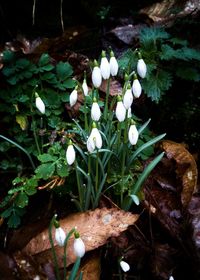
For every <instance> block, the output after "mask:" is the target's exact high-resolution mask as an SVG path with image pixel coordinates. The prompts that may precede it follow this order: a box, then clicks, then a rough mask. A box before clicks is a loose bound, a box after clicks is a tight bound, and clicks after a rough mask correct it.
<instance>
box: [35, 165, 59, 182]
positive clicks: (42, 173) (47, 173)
mask: <svg viewBox="0 0 200 280" xmlns="http://www.w3.org/2000/svg"><path fill="white" fill-rule="evenodd" d="M54 172H55V165H54V164H53V163H44V164H41V165H39V166H38V167H37V169H36V170H35V173H36V177H37V178H39V179H44V180H47V179H48V178H50V177H51V176H52V175H53V174H54Z"/></svg>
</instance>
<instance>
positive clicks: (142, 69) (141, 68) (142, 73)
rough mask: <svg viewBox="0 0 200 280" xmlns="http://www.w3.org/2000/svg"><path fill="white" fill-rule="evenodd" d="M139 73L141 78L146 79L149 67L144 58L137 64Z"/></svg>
mask: <svg viewBox="0 0 200 280" xmlns="http://www.w3.org/2000/svg"><path fill="white" fill-rule="evenodd" d="M137 73H138V75H139V76H140V77H141V78H145V77H146V73H147V66H146V63H145V62H144V60H143V59H142V58H140V59H139V60H138V63H137Z"/></svg>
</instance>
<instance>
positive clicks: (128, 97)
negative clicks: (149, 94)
mask: <svg viewBox="0 0 200 280" xmlns="http://www.w3.org/2000/svg"><path fill="white" fill-rule="evenodd" d="M132 103H133V94H132V91H131V88H127V90H126V92H125V94H124V97H123V104H124V107H125V108H126V110H128V109H129V108H130V107H131V105H132Z"/></svg>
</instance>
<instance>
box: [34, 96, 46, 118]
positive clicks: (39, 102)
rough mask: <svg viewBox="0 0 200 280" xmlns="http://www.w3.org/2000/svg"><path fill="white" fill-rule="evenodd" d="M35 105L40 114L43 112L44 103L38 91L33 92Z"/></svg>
mask: <svg viewBox="0 0 200 280" xmlns="http://www.w3.org/2000/svg"><path fill="white" fill-rule="evenodd" d="M35 97H36V98H35V106H36V107H37V109H38V110H39V111H40V113H41V114H45V105H44V102H43V101H42V99H41V98H40V97H39V95H38V93H37V92H35Z"/></svg>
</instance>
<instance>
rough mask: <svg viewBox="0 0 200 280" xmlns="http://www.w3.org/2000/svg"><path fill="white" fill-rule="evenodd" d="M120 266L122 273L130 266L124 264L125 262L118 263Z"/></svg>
mask: <svg viewBox="0 0 200 280" xmlns="http://www.w3.org/2000/svg"><path fill="white" fill-rule="evenodd" d="M119 264H120V266H121V269H122V270H123V271H124V272H127V271H129V270H130V265H129V264H128V263H127V262H125V261H120V263H119Z"/></svg>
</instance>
